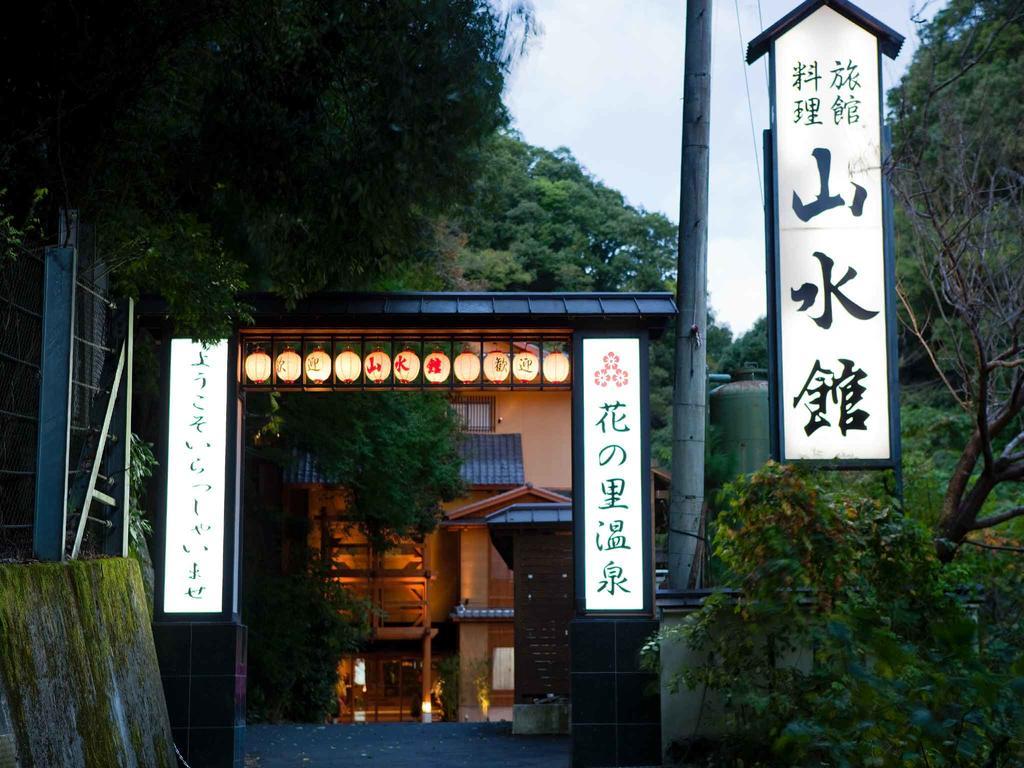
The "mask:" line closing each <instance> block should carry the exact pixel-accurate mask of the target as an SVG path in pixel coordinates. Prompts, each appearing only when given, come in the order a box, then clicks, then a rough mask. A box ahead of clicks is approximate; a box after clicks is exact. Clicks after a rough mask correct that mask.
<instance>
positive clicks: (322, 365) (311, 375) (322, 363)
mask: <svg viewBox="0 0 1024 768" xmlns="http://www.w3.org/2000/svg"><path fill="white" fill-rule="evenodd" d="M306 378H307V379H308V380H309V381H312V382H314V383H315V384H322V383H323V382H325V381H327V380H328V379H329V378H331V356H330V355H328V354H327V353H326V352H324V348H323V347H320V346H318V347H316V348H315V349H314V350H313V351H312V352H310V353H309V354H308V355H306Z"/></svg>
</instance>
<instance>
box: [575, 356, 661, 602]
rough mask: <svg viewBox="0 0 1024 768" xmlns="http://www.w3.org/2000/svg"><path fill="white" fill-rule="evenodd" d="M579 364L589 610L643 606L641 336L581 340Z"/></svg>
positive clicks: (585, 578) (644, 577)
mask: <svg viewBox="0 0 1024 768" xmlns="http://www.w3.org/2000/svg"><path fill="white" fill-rule="evenodd" d="M582 365H583V374H584V379H583V384H582V386H583V452H584V456H583V463H584V483H585V486H584V488H583V513H584V525H583V528H582V530H583V536H584V582H585V584H584V595H585V600H586V609H587V610H589V611H593V610H597V611H636V610H643V608H644V583H645V579H646V578H647V577H646V575H645V572H644V568H645V561H646V558H645V550H644V544H643V542H644V525H645V518H644V504H643V499H644V489H645V486H644V483H645V482H647V480H646V479H645V473H644V468H643V461H642V456H641V441H642V435H643V430H644V429H645V428H646V427H645V425H644V424H643V421H642V418H643V414H642V413H641V406H640V393H641V371H640V341H639V339H636V338H625V339H600V338H590V339H584V340H583V362H582Z"/></svg>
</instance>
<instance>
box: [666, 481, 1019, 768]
mask: <svg viewBox="0 0 1024 768" xmlns="http://www.w3.org/2000/svg"><path fill="white" fill-rule="evenodd" d="M729 499H730V503H729V505H728V507H727V508H726V509H725V510H723V511H722V512H721V514H720V515H719V518H718V521H717V523H718V524H717V528H716V531H715V535H714V551H715V555H716V556H717V558H718V560H719V562H720V563H721V565H722V566H723V571H724V572H723V574H722V577H721V578H722V580H723V584H724V586H725V587H727V589H723V590H721V591H718V592H716V593H715V594H713V595H712V596H711V597H709V598H708V599H707V600H706V601H705V603H704V606H703V607H702V608H701V609H700V610H699V611H697V612H696V613H695V614H693V615H692V616H690V617H688V618H687V619H685V620H684V621H683V622H682V623H681V624H679V625H677V626H675V627H673V628H670V629H668V630H665V631H663V633H662V635H661V637H660V638H658V640H656V641H654V642H652V643H651V645H650V646H649V647H648V649H647V655H648V659H649V660H651V659H654V658H656V657H657V649H658V647H659V645H658V642H659V641H661V642H665V641H669V642H680V643H684V644H686V645H687V646H689V647H690V648H691V649H692V650H693V651H694V652H695V653H696V654H697V657H698V658H701V659H703V661H702V662H699V663H697V664H694V665H691V666H688V667H686V668H683V669H672V670H667V671H668V672H669V677H670V678H671V680H672V684H673V685H674V686H676V687H677V688H681V687H688V688H691V689H695V688H705V687H706V689H707V690H709V691H711V692H714V694H715V695H717V697H718V700H719V701H720V702H721V709H720V711H719V712H718V717H719V719H718V720H717V721H716V722H715V724H716V725H718V726H720V727H721V729H722V730H721V731H720V733H721V737H720V738H718V739H712V740H708V741H703V742H702V741H700V740H698V739H693V740H688V741H686V742H685V743H680V744H678V745H676V749H678V750H679V753H680V754H679V756H680V757H682V758H683V759H684V760H685V761H686V762H688V763H691V764H695V763H696V764H706V765H744V766H756V765H765V766H768V765H807V766H810V765H844V766H881V767H882V768H886V767H888V766H893V768H896V767H897V766H908V765H932V766H938V765H942V766H979V765H986V766H1010V765H1017V764H1019V761H1020V760H1022V759H1024V730H1022V726H1021V722H1022V721H1021V715H1022V714H1024V708H1022V705H1024V678H1022V677H1021V674H1022V673H1024V664H1022V663H1021V661H1020V658H1021V657H1020V648H1019V644H1018V645H1017V647H1016V650H1012V649H1011V652H1010V653H1005V652H1003V651H1004V650H1005V649H1000V652H999V653H993V652H992V651H990V650H989V649H988V648H982V647H981V646H979V645H978V635H977V626H976V624H975V622H974V621H973V620H972V618H971V615H970V613H969V611H968V610H967V607H966V606H965V604H964V602H963V599H962V598H961V597H960V596H958V594H957V592H958V590H957V589H956V587H955V585H956V582H955V581H952V580H951V576H952V572H951V571H950V569H943V568H941V567H940V566H939V563H938V561H937V559H936V558H935V557H934V556H933V554H932V551H931V546H930V541H929V534H928V531H927V529H926V528H925V527H924V526H923V525H921V524H920V523H918V522H916V521H914V520H912V519H910V518H908V517H905V516H903V515H902V514H901V513H899V512H898V511H896V510H894V509H893V508H892V507H891V506H889V505H888V504H887V503H886V501H885V499H884V498H883V497H877V498H872V497H870V496H865V495H864V494H862V493H859V492H855V493H854V494H850V493H848V492H847V489H844V488H842V487H839V489H838V490H831V489H828V488H825V487H822V486H819V485H816V484H815V483H814V482H813V481H812V480H811V479H810V477H809V476H808V475H806V474H804V473H803V472H801V470H799V469H797V468H795V467H793V466H779V465H777V464H773V463H771V464H768V465H767V466H766V467H765V468H763V469H762V470H760V471H758V472H757V473H755V474H754V475H752V476H750V477H749V478H746V477H745V478H740V479H739V480H737V481H736V482H735V483H734V484H733V485H732V486H731V488H730V489H729ZM709 698H711V697H709ZM711 717H714V715H711Z"/></svg>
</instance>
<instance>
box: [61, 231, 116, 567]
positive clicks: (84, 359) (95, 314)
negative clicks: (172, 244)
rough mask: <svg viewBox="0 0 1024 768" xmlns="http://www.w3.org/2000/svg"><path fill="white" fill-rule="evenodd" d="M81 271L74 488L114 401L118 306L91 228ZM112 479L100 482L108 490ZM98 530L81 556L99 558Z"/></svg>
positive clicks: (71, 532) (71, 529) (73, 525)
mask: <svg viewBox="0 0 1024 768" xmlns="http://www.w3.org/2000/svg"><path fill="white" fill-rule="evenodd" d="M78 241H79V246H78V272H77V275H76V278H75V319H74V329H75V331H74V341H73V344H72V367H71V371H72V374H71V441H70V451H69V453H68V457H69V462H68V466H69V473H70V477H69V478H68V486H69V487H74V485H75V483H76V482H81V481H82V480H83V479H84V478H82V477H80V476H83V475H85V476H87V475H88V474H89V473H90V472H91V471H92V465H93V462H94V461H95V458H96V455H95V454H96V449H97V447H98V446H97V444H96V438H97V433H98V432H99V428H100V424H99V423H98V420H97V418H96V417H97V415H98V414H97V408H98V409H99V412H100V413H102V410H103V409H104V408H105V407H106V402H107V399H108V398H109V397H110V389H109V382H104V381H103V380H102V379H103V366H104V362H105V361H106V359H107V357H108V356H110V355H114V354H115V350H114V348H113V341H112V339H111V325H112V321H113V310H114V304H113V302H112V301H111V300H110V298H109V292H110V285H109V277H108V274H107V269H106V265H105V264H104V263H103V261H102V260H101V259H100V258H98V256H97V248H96V242H95V237H94V230H93V228H92V227H90V226H88V225H85V224H79V228H78ZM109 481H110V478H103V477H101V478H99V481H98V483H97V486H98V487H99V488H104V487H105V486H106V485H107V484H108V483H109ZM68 512H69V517H68V530H67V543H66V551H68V552H70V551H71V547H72V545H73V543H74V539H75V533H76V530H77V526H78V517H77V514H76V512H77V510H74V509H70V508H69V510H68ZM99 534H100V530H99V529H98V528H97V526H96V525H95V524H89V525H87V526H86V528H85V537H84V538H83V539H82V546H81V549H80V550H79V556H80V557H89V556H90V555H95V554H99V553H100V552H101V551H102V549H101V547H102V540H101V538H100V535H99Z"/></svg>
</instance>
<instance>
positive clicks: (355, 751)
mask: <svg viewBox="0 0 1024 768" xmlns="http://www.w3.org/2000/svg"><path fill="white" fill-rule="evenodd" d="M245 765H246V768H293V767H296V768H306V767H307V766H308V767H309V768H334V766H337V767H338V768H348V767H349V766H366V768H371V767H372V766H380V767H381V768H461V767H462V766H472V768H485V767H486V766H500V767H501V768H566V767H567V766H568V765H569V739H568V737H566V736H513V735H512V725H511V723H430V724H428V725H421V724H418V723H379V724H378V723H368V724H365V725H250V726H249V727H248V728H246V758H245Z"/></svg>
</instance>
